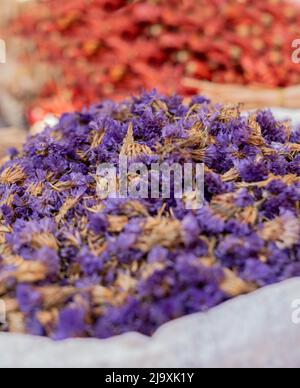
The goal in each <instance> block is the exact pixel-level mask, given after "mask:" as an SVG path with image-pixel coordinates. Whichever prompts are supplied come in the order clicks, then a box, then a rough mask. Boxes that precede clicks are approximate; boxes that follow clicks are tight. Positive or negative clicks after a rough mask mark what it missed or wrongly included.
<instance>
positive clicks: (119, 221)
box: [0, 92, 300, 339]
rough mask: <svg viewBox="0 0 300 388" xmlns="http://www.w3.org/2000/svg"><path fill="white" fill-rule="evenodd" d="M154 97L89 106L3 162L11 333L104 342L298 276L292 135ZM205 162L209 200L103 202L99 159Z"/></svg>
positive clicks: (298, 187) (3, 282)
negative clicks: (192, 204)
mask: <svg viewBox="0 0 300 388" xmlns="http://www.w3.org/2000/svg"><path fill="white" fill-rule="evenodd" d="M239 109H240V108H239V107H238V106H231V107H222V106H213V105H211V104H210V103H209V102H208V101H207V100H206V99H205V98H202V97H196V98H194V99H193V101H192V103H191V104H188V105H185V104H184V103H183V102H182V99H181V98H180V97H176V96H174V97H171V98H167V97H164V96H160V95H158V94H157V92H151V93H148V94H144V95H142V96H141V97H139V98H133V99H132V100H129V101H125V102H123V103H120V104H116V103H113V102H109V101H108V102H104V103H102V104H100V105H97V106H94V107H93V108H91V109H90V111H88V112H83V113H68V114H64V115H63V116H62V117H61V119H60V121H59V124H58V125H57V126H55V127H53V128H47V129H46V130H45V131H44V132H43V133H41V134H38V135H36V136H33V137H31V138H29V139H28V141H27V142H26V144H25V145H24V149H23V152H22V153H21V154H18V153H16V152H13V150H12V151H11V157H10V160H9V161H6V162H5V164H3V165H2V166H1V169H0V196H1V203H0V205H1V207H0V209H1V210H0V214H1V215H0V239H1V244H0V248H1V251H0V254H1V258H0V298H1V299H3V300H4V301H5V302H6V306H7V313H8V330H9V331H10V332H26V333H31V334H36V335H42V336H49V337H52V338H55V339H63V338H69V337H98V338H106V337H110V336H113V335H117V334H120V333H124V332H128V331H132V330H134V331H139V332H141V333H145V334H147V335H151V334H152V333H153V332H154V331H155V329H156V328H157V327H159V326H160V325H162V324H163V323H165V322H167V321H169V320H172V319H175V318H178V317H181V316H184V315H187V314H191V313H195V312H204V311H207V310H208V309H210V308H212V307H214V306H216V305H218V304H220V303H221V302H224V301H226V300H228V299H230V298H233V297H236V296H238V295H241V294H245V293H249V292H252V291H254V290H256V289H257V288H260V287H263V286H266V285H269V284H272V283H276V282H280V281H283V280H285V279H288V278H291V277H294V276H300V220H299V216H300V211H299V209H300V207H299V201H300V154H299V151H300V131H299V130H293V129H291V128H290V127H289V125H288V123H286V122H277V121H276V120H275V119H274V117H273V116H272V113H271V112H270V111H258V112H257V113H255V114H250V115H248V116H247V115H241V114H240V111H239ZM120 154H124V155H127V156H128V157H129V158H130V160H131V161H133V160H139V161H143V162H144V163H145V164H147V165H150V164H151V163H153V161H157V160H159V161H164V162H166V163H174V162H175V161H176V162H178V163H185V162H192V161H193V162H203V163H204V164H205V172H206V173H205V203H204V206H203V207H202V208H201V209H199V210H193V211H192V210H187V208H186V206H185V198H183V199H180V200H179V199H175V198H174V197H172V196H171V197H172V198H170V199H168V200H162V199H155V200H153V199H140V200H137V199H135V200H133V199H131V198H128V199H100V198H99V196H98V195H97V193H96V184H97V179H98V177H97V174H96V171H97V166H98V165H99V163H107V162H109V163H113V164H115V165H116V166H117V163H118V160H119V155H120Z"/></svg>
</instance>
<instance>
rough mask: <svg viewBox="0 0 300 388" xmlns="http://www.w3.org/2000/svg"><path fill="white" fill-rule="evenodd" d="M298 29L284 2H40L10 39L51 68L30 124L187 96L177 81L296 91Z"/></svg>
mask: <svg viewBox="0 0 300 388" xmlns="http://www.w3.org/2000/svg"><path fill="white" fill-rule="evenodd" d="M299 26H300V12H299V9H298V8H297V5H295V4H291V3H289V2H287V1H286V0H264V1H261V0H239V1H237V0H197V1H195V0H156V1H154V0H152V1H151V0H145V1H122V0H64V1H61V0H44V1H41V2H37V3H36V5H30V6H29V7H28V11H27V12H25V13H22V15H21V16H20V17H19V18H18V19H17V20H15V21H14V22H13V23H12V24H11V33H13V34H14V36H20V37H22V38H25V40H26V41H27V42H30V44H31V45H32V43H33V44H34V45H33V47H32V48H31V50H30V51H29V52H28V51H26V55H24V56H23V59H24V61H25V60H27V61H29V62H30V61H31V62H32V61H45V62H47V63H50V64H51V65H53V67H54V68H55V69H56V70H58V71H59V74H58V76H57V77H56V78H55V79H51V81H49V82H48V83H47V84H46V85H45V87H44V88H43V89H42V92H41V95H40V96H39V97H38V101H35V102H34V105H33V107H31V108H34V109H30V119H31V120H32V121H36V120H38V119H39V118H40V116H41V115H43V114H44V112H45V111H54V112H55V113H60V112H61V111H65V110H69V109H80V108H82V107H83V106H86V105H89V104H90V103H91V101H95V100H97V99H101V98H106V97H108V98H113V99H115V100H119V99H121V98H123V97H124V96H128V94H130V93H136V92H138V91H139V90H140V89H142V88H145V89H150V88H153V86H157V87H158V89H159V90H160V91H161V92H164V93H173V92H179V93H181V94H183V95H185V96H187V95H190V94H193V93H194V90H191V89H187V88H186V87H184V86H183V79H184V78H185V77H193V78H197V79H204V80H209V81H212V82H218V83H236V84H243V85H249V84H251V85H263V86H266V87H285V86H290V85H296V84H300V66H299V65H297V64H295V63H293V61H292V60H291V56H292V50H293V49H292V42H293V41H294V40H295V39H297V38H299ZM36 107H39V109H36ZM41 108H42V110H41Z"/></svg>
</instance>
